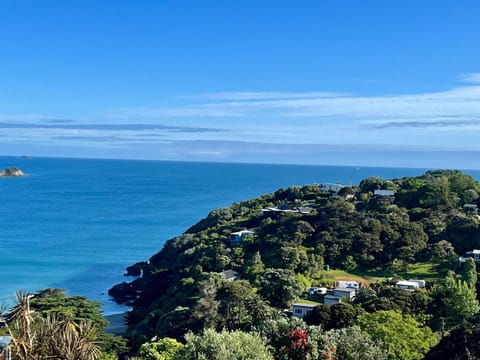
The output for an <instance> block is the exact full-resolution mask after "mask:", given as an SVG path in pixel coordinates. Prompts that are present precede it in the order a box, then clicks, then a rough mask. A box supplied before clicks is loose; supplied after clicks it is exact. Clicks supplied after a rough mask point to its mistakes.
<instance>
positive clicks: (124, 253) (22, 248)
mask: <svg viewBox="0 0 480 360" xmlns="http://www.w3.org/2000/svg"><path fill="white" fill-rule="evenodd" d="M7 166H18V167H19V168H21V169H22V170H23V171H24V172H26V173H27V174H28V176H25V177H22V178H0V194H1V195H0V196H1V202H2V203H1V206H0V254H1V259H0V300H3V301H7V302H8V301H10V300H11V299H12V298H13V295H14V293H15V291H16V290H18V289H25V290H27V291H32V292H33V291H37V290H40V289H44V288H47V287H60V288H64V289H66V290H67V292H68V293H69V294H70V295H84V296H87V297H88V298H90V299H92V300H98V301H101V302H103V304H104V305H103V310H104V312H105V313H106V314H111V313H116V312H119V311H121V310H122V308H121V307H119V306H118V305H116V304H114V303H113V302H112V301H111V300H110V299H109V298H108V295H107V291H108V289H109V288H110V287H111V286H112V285H114V284H116V283H118V282H121V281H124V280H128V279H126V278H124V277H123V276H122V274H123V272H124V270H125V267H126V266H128V265H130V264H133V263H135V262H137V261H142V260H146V259H148V258H149V257H150V256H151V255H153V254H154V253H155V252H157V251H159V250H160V249H161V248H162V246H163V244H164V243H165V241H166V240H168V239H170V238H172V237H174V236H176V235H179V234H181V233H182V232H184V231H185V230H186V229H187V228H189V227H190V226H191V225H193V224H194V223H195V222H197V221H199V220H200V219H202V218H203V217H205V216H206V215H207V214H208V212H209V211H210V210H213V209H216V208H220V207H225V206H229V205H230V204H232V203H233V202H238V201H241V200H244V199H250V198H253V197H256V196H259V195H261V194H264V193H269V192H273V191H275V190H277V189H278V188H281V187H287V186H290V185H303V184H312V183H320V182H342V183H344V184H350V183H352V184H358V183H359V181H360V180H361V179H363V178H365V177H368V176H380V177H383V178H395V177H403V176H410V175H419V174H421V173H423V172H424V171H425V169H406V168H371V167H370V168H368V167H360V168H357V167H335V166H295V165H252V164H222V163H188V162H162V161H126V160H86V159H54V158H33V159H21V158H12V157H0V168H5V167H7ZM466 172H467V173H469V174H471V175H472V176H474V177H475V178H476V179H480V171H466Z"/></svg>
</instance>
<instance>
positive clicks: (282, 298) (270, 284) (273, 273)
mask: <svg viewBox="0 0 480 360" xmlns="http://www.w3.org/2000/svg"><path fill="white" fill-rule="evenodd" d="M302 290H303V289H302V288H301V286H300V284H299V283H298V280H297V278H296V276H295V273H294V272H293V271H290V270H285V269H267V270H266V271H265V272H264V273H263V274H262V276H261V277H260V290H259V293H260V295H262V296H263V297H264V298H265V299H267V300H268V301H269V302H270V304H271V305H272V306H274V307H279V308H286V307H289V306H290V303H291V302H292V300H294V299H295V298H296V297H298V296H299V295H300V294H301V292H302Z"/></svg>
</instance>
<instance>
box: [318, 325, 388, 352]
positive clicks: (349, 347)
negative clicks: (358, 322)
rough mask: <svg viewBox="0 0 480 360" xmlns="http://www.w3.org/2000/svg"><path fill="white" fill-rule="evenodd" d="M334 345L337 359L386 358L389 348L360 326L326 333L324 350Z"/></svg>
mask: <svg viewBox="0 0 480 360" xmlns="http://www.w3.org/2000/svg"><path fill="white" fill-rule="evenodd" d="M332 345H333V347H334V354H333V358H334V359H335V360H386V359H387V358H388V354H387V350H386V349H385V348H384V347H383V343H382V342H381V341H378V340H377V341H374V340H372V339H371V338H370V336H369V335H368V334H367V333H366V332H363V331H362V330H361V329H360V328H359V327H358V326H352V327H347V328H343V329H332V330H330V331H328V332H326V333H325V335H324V349H322V350H323V351H324V352H325V351H329V349H331V348H332Z"/></svg>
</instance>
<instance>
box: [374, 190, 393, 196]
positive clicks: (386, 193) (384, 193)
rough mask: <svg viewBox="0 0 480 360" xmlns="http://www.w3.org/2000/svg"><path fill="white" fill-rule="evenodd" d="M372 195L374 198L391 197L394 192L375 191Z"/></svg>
mask: <svg viewBox="0 0 480 360" xmlns="http://www.w3.org/2000/svg"><path fill="white" fill-rule="evenodd" d="M373 195H376V196H393V195H395V192H394V191H393V190H375V192H374V193H373Z"/></svg>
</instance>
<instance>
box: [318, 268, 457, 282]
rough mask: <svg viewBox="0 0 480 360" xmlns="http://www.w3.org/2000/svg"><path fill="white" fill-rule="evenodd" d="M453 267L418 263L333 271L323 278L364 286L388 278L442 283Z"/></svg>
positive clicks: (327, 272)
mask: <svg viewBox="0 0 480 360" xmlns="http://www.w3.org/2000/svg"><path fill="white" fill-rule="evenodd" d="M450 269H451V267H450V266H449V265H448V264H447V263H434V262H417V263H415V264H412V265H408V267H406V268H405V267H400V266H398V267H390V268H386V269H368V270H366V269H356V270H354V271H352V272H347V271H344V270H338V269H331V270H328V271H322V272H321V277H322V278H323V279H324V280H326V281H327V282H334V281H339V280H354V281H358V282H360V283H362V284H364V285H369V284H370V283H372V282H377V281H383V280H386V279H388V278H401V279H406V280H408V279H421V280H426V281H429V282H439V281H440V282H441V281H443V279H444V278H445V276H446V274H447V271H448V270H450Z"/></svg>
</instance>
